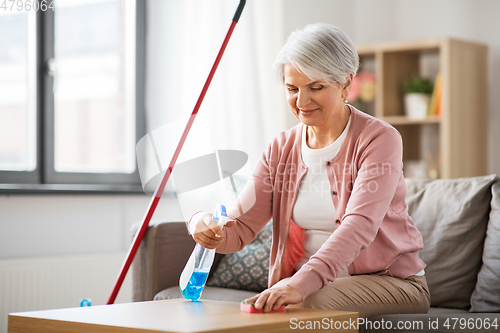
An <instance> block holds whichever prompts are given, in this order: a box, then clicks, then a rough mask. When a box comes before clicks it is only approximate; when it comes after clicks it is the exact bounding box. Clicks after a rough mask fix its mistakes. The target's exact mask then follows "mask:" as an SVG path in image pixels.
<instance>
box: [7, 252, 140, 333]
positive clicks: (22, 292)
mask: <svg viewBox="0 0 500 333" xmlns="http://www.w3.org/2000/svg"><path fill="white" fill-rule="evenodd" d="M125 257H126V253H125V252H124V253H106V254H91V255H71V256H58V257H39V258H38V257H37V258H23V259H8V260H0V315H1V317H0V332H2V333H7V318H8V314H9V313H11V312H21V311H33V310H46V309H59V308H69V307H78V306H80V299H82V298H91V299H92V305H102V304H105V303H106V301H107V298H108V296H109V294H110V293H111V290H112V288H113V285H114V282H115V280H116V278H117V276H118V273H119V271H120V268H121V266H122V264H123V262H124V260H125ZM130 275H131V272H130V271H129V273H128V274H127V277H126V278H125V281H124V283H123V285H122V287H121V289H120V293H119V294H118V297H117V299H116V301H115V303H124V302H131V301H132V283H131V282H132V281H131V276H130Z"/></svg>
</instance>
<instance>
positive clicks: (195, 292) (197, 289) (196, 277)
mask: <svg viewBox="0 0 500 333" xmlns="http://www.w3.org/2000/svg"><path fill="white" fill-rule="evenodd" d="M207 276H208V272H199V271H194V272H193V275H191V278H190V279H189V282H188V284H187V286H186V288H184V290H181V293H182V296H184V298H185V299H188V300H190V301H197V300H198V299H199V298H200V297H201V293H202V291H203V288H204V287H205V283H206V282H207Z"/></svg>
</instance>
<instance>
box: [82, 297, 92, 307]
mask: <svg viewBox="0 0 500 333" xmlns="http://www.w3.org/2000/svg"><path fill="white" fill-rule="evenodd" d="M91 305H92V299H91V298H82V299H81V300H80V307H83V306H91Z"/></svg>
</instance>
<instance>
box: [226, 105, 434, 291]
mask: <svg viewBox="0 0 500 333" xmlns="http://www.w3.org/2000/svg"><path fill="white" fill-rule="evenodd" d="M350 108H351V126H350V128H349V131H348V133H347V137H346V139H345V141H344V144H343V145H342V147H341V149H340V151H339V153H338V154H337V156H335V158H333V159H332V160H330V161H328V162H327V163H326V165H325V167H326V169H327V173H328V179H329V181H330V188H331V193H330V194H331V198H332V201H333V204H334V205H335V208H336V213H335V216H332V223H337V224H338V228H337V230H336V231H335V232H334V233H333V234H332V235H331V236H330V238H329V239H328V240H327V241H326V242H325V243H324V244H323V246H322V247H321V248H320V250H319V251H318V252H317V253H316V254H315V255H313V256H312V257H311V258H310V260H309V261H308V262H307V263H306V264H304V265H303V266H302V268H301V269H300V270H298V271H297V272H295V273H294V271H293V267H294V264H295V262H296V261H297V260H298V259H299V258H300V255H301V254H302V250H303V249H302V242H301V236H302V233H301V231H302V229H300V228H299V227H298V226H297V225H296V224H295V223H293V221H292V220H291V216H292V210H293V206H294V204H295V199H296V197H297V191H298V187H299V184H300V181H301V179H302V178H303V177H304V175H305V174H306V173H307V167H306V166H305V165H304V163H303V161H302V157H301V133H302V128H303V125H302V124H299V125H297V126H295V127H293V128H292V129H290V130H288V131H286V132H283V133H280V134H279V135H278V136H277V137H276V138H275V139H274V140H273V141H272V142H271V144H270V145H269V147H268V148H267V149H266V150H265V151H264V152H263V154H262V157H261V159H260V161H259V162H258V164H257V166H256V167H255V170H254V172H253V177H252V178H253V182H249V184H247V186H246V187H245V189H244V190H243V191H242V193H241V194H240V196H239V198H238V202H237V203H236V204H235V205H234V206H233V207H232V208H231V209H230V210H229V212H228V213H229V214H228V215H229V216H231V217H232V218H234V219H237V223H236V226H234V227H232V228H227V229H226V238H225V240H224V242H223V243H222V244H221V245H220V246H219V247H218V248H217V252H220V253H232V252H236V251H239V250H241V249H242V248H243V247H244V246H245V245H247V244H248V243H250V242H251V241H252V240H253V239H254V238H255V237H256V235H257V234H258V233H259V231H260V230H261V229H262V228H263V227H264V225H265V224H266V223H267V222H268V221H269V219H270V218H271V217H272V218H273V221H274V222H273V243H272V244H273V245H272V249H271V257H270V270H269V286H272V285H274V284H275V283H276V282H278V281H279V280H281V279H283V278H286V277H290V276H292V274H293V276H292V277H291V279H290V281H289V282H288V285H290V286H293V287H295V288H296V289H297V290H298V291H299V292H300V293H301V295H302V296H303V297H304V298H305V297H307V296H308V295H309V294H310V293H312V292H314V291H316V290H318V289H320V288H322V287H323V286H325V285H326V284H327V283H328V282H331V281H333V280H335V278H336V277H337V275H338V274H339V273H340V272H342V271H343V270H345V269H346V268H348V272H349V274H350V275H355V274H379V275H391V276H395V277H400V278H406V277H408V276H410V275H414V274H416V273H417V272H419V271H421V270H422V269H423V268H424V267H425V264H424V263H423V262H422V261H421V260H420V258H419V256H418V252H419V250H420V249H422V247H423V242H422V236H421V234H420V232H419V231H418V230H417V228H415V226H414V224H413V221H412V219H411V218H410V216H409V215H408V206H407V205H406V202H405V196H406V185H405V181H404V178H403V170H402V169H403V163H402V153H403V151H402V140H401V135H400V134H399V132H398V131H397V130H396V129H394V128H393V127H392V126H390V125H389V124H387V123H385V122H383V121H381V120H378V119H376V118H374V117H371V116H369V115H367V114H365V113H363V112H361V111H359V110H357V109H355V108H354V107H351V106H350ZM249 206H250V208H249ZM238 208H240V209H238ZM242 208H243V209H242ZM240 211H243V214H241V213H239V212H240Z"/></svg>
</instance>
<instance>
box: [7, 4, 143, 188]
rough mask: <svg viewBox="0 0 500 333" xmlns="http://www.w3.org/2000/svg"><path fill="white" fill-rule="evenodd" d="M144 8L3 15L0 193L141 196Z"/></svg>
mask: <svg viewBox="0 0 500 333" xmlns="http://www.w3.org/2000/svg"><path fill="white" fill-rule="evenodd" d="M27 1H29V0H27ZM39 2H40V1H39ZM144 3H145V1H131V0H55V1H54V3H53V8H54V10H52V9H50V8H49V9H48V10H46V11H41V10H39V11H34V10H31V11H27V10H24V11H16V10H15V8H13V10H11V11H9V10H6V11H4V10H0V31H2V32H3V33H2V34H0V73H4V74H2V75H0V183H3V184H6V183H9V184H20V183H24V184H39V185H38V186H42V187H43V184H52V185H53V184H94V185H95V184H101V185H103V184H107V185H109V184H114V185H115V187H114V188H118V187H116V185H135V187H134V188H136V189H137V188H138V186H139V185H140V180H139V176H138V170H137V166H136V159H135V143H136V142H137V141H138V140H139V139H140V138H141V137H142V136H143V135H144V132H145V128H144V127H145V125H144V92H143V89H144V83H143V82H144V49H145V48H144V43H145V41H144V39H145V38H144V34H145V28H144V25H145V18H144V16H145V8H144V6H145V4H144ZM5 32H8V33H5ZM40 184H42V185H40ZM34 187H36V185H35V186H34ZM95 188H97V187H95ZM127 188H131V187H130V186H129V187H127Z"/></svg>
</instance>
